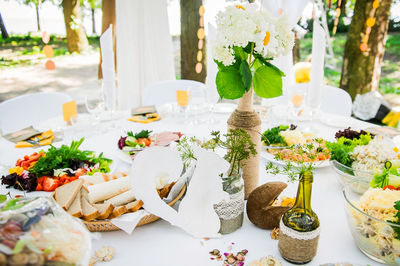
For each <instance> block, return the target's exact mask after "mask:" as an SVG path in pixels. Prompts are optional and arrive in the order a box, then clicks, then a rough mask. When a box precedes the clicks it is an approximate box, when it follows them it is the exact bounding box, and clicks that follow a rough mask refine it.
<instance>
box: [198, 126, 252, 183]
mask: <svg viewBox="0 0 400 266" xmlns="http://www.w3.org/2000/svg"><path fill="white" fill-rule="evenodd" d="M211 136H212V137H213V138H212V139H211V140H209V141H207V142H206V143H204V144H203V145H202V147H203V148H206V149H211V150H213V151H215V149H216V148H218V147H219V148H223V149H226V151H227V152H226V154H225V156H224V159H225V160H227V161H228V162H229V164H230V165H231V167H230V171H229V174H228V176H231V175H232V174H233V173H234V172H237V173H239V170H240V167H242V166H243V165H244V162H243V161H244V160H246V159H248V158H249V157H250V156H251V155H253V156H254V155H256V154H257V151H256V148H255V144H254V143H253V142H252V141H251V138H250V136H249V134H247V132H246V131H245V130H243V129H241V128H238V129H234V130H232V129H230V130H229V131H228V133H226V134H224V135H221V133H220V131H212V132H211ZM223 137H224V138H225V139H223Z"/></svg>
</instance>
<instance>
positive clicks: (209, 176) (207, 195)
mask: <svg viewBox="0 0 400 266" xmlns="http://www.w3.org/2000/svg"><path fill="white" fill-rule="evenodd" d="M196 156H197V163H196V169H195V171H194V174H193V177H192V180H191V181H190V184H189V187H188V191H187V194H186V196H185V198H184V199H183V200H182V202H181V204H180V206H179V213H178V215H179V226H180V227H182V228H183V229H184V230H185V231H186V232H188V233H190V234H191V235H193V236H194V237H197V238H201V237H219V236H220V234H219V233H218V232H219V229H220V220H219V217H218V215H217V214H216V212H215V210H214V204H217V203H219V202H221V201H223V200H229V194H228V193H227V192H225V191H223V189H222V179H221V177H220V176H219V174H220V173H224V172H226V171H227V170H228V168H229V163H228V162H227V161H225V160H224V159H222V158H221V157H220V156H218V155H217V154H215V153H213V152H210V151H205V150H202V151H200V150H197V151H196Z"/></svg>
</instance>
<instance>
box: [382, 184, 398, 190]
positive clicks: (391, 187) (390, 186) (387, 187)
mask: <svg viewBox="0 0 400 266" xmlns="http://www.w3.org/2000/svg"><path fill="white" fill-rule="evenodd" d="M386 189H390V190H396V188H395V187H394V186H392V185H387V186H385V187H384V188H383V190H386Z"/></svg>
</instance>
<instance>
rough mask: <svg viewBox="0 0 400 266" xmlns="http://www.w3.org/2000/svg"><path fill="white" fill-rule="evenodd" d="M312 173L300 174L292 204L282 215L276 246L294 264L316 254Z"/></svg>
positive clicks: (316, 233)
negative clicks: (312, 204)
mask: <svg viewBox="0 0 400 266" xmlns="http://www.w3.org/2000/svg"><path fill="white" fill-rule="evenodd" d="M312 182H313V174H312V172H305V173H303V174H301V175H300V181H299V187H298V189H297V197H296V202H295V204H294V206H293V207H292V208H291V209H289V210H288V211H287V212H285V213H284V214H283V215H282V219H281V222H280V226H279V228H280V234H279V243H278V248H279V252H280V253H281V255H282V257H283V258H284V259H285V260H287V261H289V262H291V263H295V264H304V263H308V262H310V261H311V260H312V259H313V258H314V257H315V255H316V254H317V248H318V240H319V234H320V226H319V220H318V216H317V215H316V214H315V213H314V212H313V210H312V209H311V190H312Z"/></svg>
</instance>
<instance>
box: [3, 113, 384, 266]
mask: <svg viewBox="0 0 400 266" xmlns="http://www.w3.org/2000/svg"><path fill="white" fill-rule="evenodd" d="M228 116H229V115H228V114H218V115H216V117H217V119H218V120H219V123H214V124H209V123H204V122H203V123H199V124H194V122H195V119H193V118H190V119H186V120H183V119H178V118H174V117H172V118H171V117H166V118H165V119H163V120H161V121H159V122H155V123H151V124H139V123H133V122H129V121H127V120H125V119H123V120H120V121H116V122H114V123H109V124H107V125H106V126H107V127H108V129H109V130H108V131H107V132H106V133H101V132H100V131H99V132H97V133H98V134H96V131H94V132H92V136H90V137H87V138H86V140H85V141H84V143H83V144H82V146H81V148H82V149H89V150H95V151H98V152H101V151H103V152H104V154H105V155H106V156H107V157H111V158H112V159H114V160H115V162H114V166H115V167H116V168H117V169H128V167H129V166H128V165H127V164H126V163H124V162H123V161H121V160H120V159H119V158H120V157H119V152H120V151H119V150H118V149H117V141H118V139H119V137H120V136H122V135H124V134H125V132H126V131H128V130H133V131H139V130H141V129H151V130H153V131H154V132H160V131H180V132H183V133H185V134H188V135H195V136H197V137H200V138H201V139H202V138H203V137H208V136H209V133H210V132H211V130H223V131H225V130H226V120H227V118H228ZM202 118H207V115H204V116H203V117H202ZM60 119H61V118H60ZM322 121H324V122H329V123H331V124H336V125H340V124H345V125H346V126H352V127H353V128H366V127H369V126H371V125H370V124H367V123H363V122H360V121H358V120H355V119H351V118H340V117H336V116H332V115H324V116H323V120H322ZM286 122H287V121H286ZM277 124H280V123H279V122H278V121H274V122H269V123H265V122H264V123H263V125H262V130H266V129H268V128H269V127H271V126H272V125H277ZM103 126H104V125H103ZM301 126H303V127H305V128H307V127H308V126H309V124H308V126H307V124H304V123H302V124H301ZM341 128H343V127H341ZM312 129H314V130H317V135H319V136H322V137H325V138H328V139H333V137H334V133H335V132H336V131H337V130H338V129H339V127H335V126H327V125H324V124H322V123H321V122H318V123H314V124H313V125H312ZM93 133H94V134H93ZM78 135H79V133H78ZM55 145H56V146H57V145H60V143H56V144H55ZM0 150H1V152H0V163H1V165H3V166H4V165H6V166H12V165H14V164H15V161H16V160H17V159H18V158H21V157H23V156H24V155H26V154H31V153H32V152H33V151H37V150H38V149H31V148H26V149H15V148H14V145H13V144H12V143H10V142H8V141H6V140H4V139H2V138H1V139H0ZM265 164H266V161H265V160H264V159H261V164H260V184H263V183H265V182H269V181H275V180H281V181H287V179H286V178H285V177H283V176H281V177H279V176H273V175H268V174H266V172H265ZM336 178H337V177H336V174H335V172H334V171H333V169H331V168H330V167H327V168H322V169H317V170H316V172H315V176H314V183H313V194H312V208H313V210H314V211H315V212H316V213H317V215H318V217H319V219H320V223H321V236H320V240H319V246H318V253H317V256H316V257H315V258H314V260H313V261H311V262H310V263H309V265H320V264H324V263H332V262H350V263H353V264H355V265H366V264H369V265H376V264H377V263H376V262H374V261H372V260H370V259H369V258H368V257H366V256H365V255H364V254H363V253H362V252H361V251H360V250H359V249H358V248H357V246H356V245H355V243H354V241H353V238H352V236H351V234H350V230H349V227H348V225H347V220H346V217H345V211H344V199H343V195H342V188H341V187H340V185H339V184H338V182H337V180H336ZM296 190H297V184H296V183H293V184H289V186H288V188H287V189H286V190H285V191H284V193H283V194H285V195H288V196H295V193H296ZM5 191H6V189H5V187H1V190H0V193H4V192H5ZM19 194H22V193H21V192H20V193H19ZM98 237H99V238H98V239H94V240H93V250H92V253H93V252H94V250H96V249H99V248H100V247H101V246H102V245H109V246H112V247H114V248H115V250H116V254H115V256H114V258H113V259H112V261H111V262H109V263H107V264H104V265H110V266H111V265H174V266H175V265H222V262H220V261H219V262H218V261H213V260H210V257H211V256H210V255H209V251H211V250H213V249H215V248H217V249H219V250H221V252H228V247H229V246H232V247H233V249H232V251H234V252H237V251H240V250H242V249H247V250H249V253H248V255H247V256H246V262H247V263H249V262H252V261H254V260H256V259H259V258H261V257H263V256H268V255H274V256H276V257H278V258H281V257H280V255H279V251H278V247H277V245H278V241H277V240H272V239H271V237H270V231H269V230H263V229H260V228H257V227H256V226H254V225H253V224H252V223H251V222H250V221H249V220H248V218H247V216H245V219H244V223H243V227H242V228H240V229H239V230H237V231H236V232H234V233H231V234H229V235H224V236H222V237H221V238H220V239H210V240H203V239H194V238H193V237H191V236H190V235H188V234H186V233H185V232H184V231H182V230H181V229H179V228H177V227H174V226H171V225H170V224H169V223H167V222H165V221H162V220H159V221H157V222H154V223H152V224H148V225H145V226H142V227H138V228H136V229H135V231H134V232H133V233H132V234H131V235H128V234H126V233H124V232H122V231H115V232H105V233H99V234H98ZM232 243H234V244H232ZM282 262H283V264H284V265H290V264H289V263H287V262H286V261H284V260H283V259H282ZM247 263H246V264H247Z"/></svg>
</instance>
